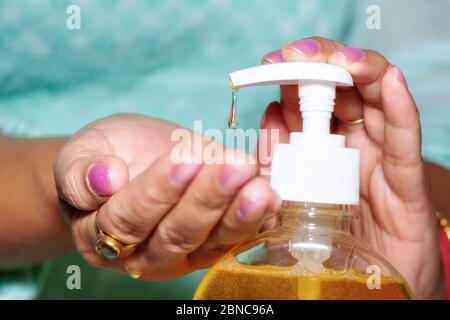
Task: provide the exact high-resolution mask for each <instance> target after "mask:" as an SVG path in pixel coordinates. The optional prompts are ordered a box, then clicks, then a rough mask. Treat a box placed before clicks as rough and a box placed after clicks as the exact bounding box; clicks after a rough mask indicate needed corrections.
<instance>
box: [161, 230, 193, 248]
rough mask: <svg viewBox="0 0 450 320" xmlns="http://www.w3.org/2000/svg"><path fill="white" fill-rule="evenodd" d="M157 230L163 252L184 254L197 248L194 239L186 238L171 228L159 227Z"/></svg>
mask: <svg viewBox="0 0 450 320" xmlns="http://www.w3.org/2000/svg"><path fill="white" fill-rule="evenodd" d="M158 230H159V244H160V245H161V248H162V249H163V250H165V251H168V252H170V253H175V254H186V253H188V252H191V251H193V250H195V249H196V248H197V247H198V243H197V241H196V240H195V239H194V238H192V237H189V236H186V235H184V234H183V233H181V232H179V231H177V230H175V229H173V228H171V227H168V226H160V228H159V229H158Z"/></svg>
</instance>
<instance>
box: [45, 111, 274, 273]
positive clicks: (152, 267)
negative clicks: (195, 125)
mask: <svg viewBox="0 0 450 320" xmlns="http://www.w3.org/2000/svg"><path fill="white" fill-rule="evenodd" d="M175 129H179V127H178V126H176V125H174V124H171V123H168V122H165V121H160V120H155V119H152V118H149V117H145V116H139V115H130V114H123V115H117V116H112V117H109V118H105V119H102V120H99V121H96V122H93V123H92V124H90V125H88V126H87V127H85V128H83V129H82V130H80V131H79V132H78V133H77V134H76V135H75V136H74V137H72V138H71V139H70V140H69V141H68V142H67V144H66V145H65V146H64V147H63V149H62V150H61V152H60V153H59V155H58V156H57V158H56V160H55V163H54V172H55V179H56V184H57V189H58V192H59V196H60V198H61V199H62V200H63V203H64V204H68V205H65V207H66V208H65V210H64V211H65V217H66V221H67V222H68V223H69V225H70V227H71V230H72V234H73V239H74V242H75V244H76V247H77V249H78V251H79V252H80V253H81V255H82V256H83V257H84V258H85V259H86V260H87V261H88V262H89V263H91V264H93V265H96V266H102V267H105V268H109V269H112V270H116V271H119V272H128V273H129V274H130V275H132V276H134V277H139V278H142V279H149V280H156V279H167V278H174V277H179V276H182V275H184V274H187V273H189V272H191V271H193V270H196V269H199V268H203V267H205V266H207V265H209V264H211V263H212V262H213V261H215V260H216V259H217V258H218V257H220V256H222V255H223V254H224V253H226V252H227V250H229V249H230V248H231V247H233V246H234V245H236V244H237V243H239V242H241V241H243V240H245V239H246V238H247V237H249V236H251V235H253V234H255V233H256V232H257V231H258V230H259V228H260V227H261V226H262V224H263V223H264V222H265V221H266V220H267V219H269V218H270V217H272V216H274V215H275V212H276V211H277V210H278V208H279V207H280V205H281V200H280V199H279V198H278V196H277V195H276V194H275V193H274V192H273V191H272V189H271V188H270V186H269V184H268V183H267V181H265V180H264V179H261V178H258V177H254V175H255V171H256V168H255V164H251V163H250V161H249V158H248V156H247V155H245V154H244V155H243V157H244V158H245V159H247V161H245V164H233V163H226V164H220V163H218V164H199V163H196V162H195V161H193V160H194V159H193V157H192V153H187V154H188V156H187V158H186V159H185V160H186V161H184V163H178V164H177V163H175V162H174V161H173V153H172V150H173V148H174V147H175V143H174V142H173V141H171V134H172V132H173V130H175ZM186 131H187V130H186ZM200 141H202V138H201V137H200ZM220 147H221V148H223V147H222V146H220ZM191 151H192V150H191ZM224 152H225V154H227V153H230V152H236V151H231V150H224ZM96 215H97V219H98V225H99V227H100V229H101V230H103V231H105V232H107V233H108V234H111V235H113V236H114V237H116V238H117V239H118V240H120V241H121V242H123V243H125V244H136V243H137V244H138V246H137V248H136V249H135V250H134V251H132V252H130V253H128V254H127V255H125V256H123V257H122V256H121V257H119V258H118V259H116V260H106V259H104V258H102V257H100V256H99V255H98V254H97V253H96V252H95V250H94V248H95V243H96V238H97V232H96V228H95V219H96Z"/></svg>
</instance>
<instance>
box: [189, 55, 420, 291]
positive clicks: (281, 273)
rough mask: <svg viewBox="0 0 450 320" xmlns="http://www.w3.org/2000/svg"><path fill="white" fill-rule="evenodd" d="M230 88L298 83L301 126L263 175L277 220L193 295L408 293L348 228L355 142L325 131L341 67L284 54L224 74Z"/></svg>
mask: <svg viewBox="0 0 450 320" xmlns="http://www.w3.org/2000/svg"><path fill="white" fill-rule="evenodd" d="M230 83H231V86H232V88H233V89H234V90H237V89H239V88H242V87H248V86H258V85H271V84H277V85H278V84H293V85H298V88H299V89H298V95H299V110H300V111H301V115H302V118H303V121H302V127H303V131H302V132H291V135H290V141H289V143H288V144H276V145H275V147H274V150H273V157H272V168H271V169H272V172H271V179H270V183H271V186H272V187H273V188H274V189H275V190H276V191H277V192H278V194H279V195H280V196H281V198H282V199H283V200H284V202H283V206H282V208H281V211H280V212H279V214H278V225H277V226H276V228H274V229H273V230H270V231H267V232H264V233H262V234H260V235H258V236H257V237H256V238H253V239H252V240H250V241H248V242H246V243H244V244H242V245H240V246H238V247H237V248H235V249H234V250H232V251H231V252H230V253H229V254H227V255H226V256H225V257H224V258H223V259H221V260H220V261H219V262H218V263H217V264H216V265H214V266H213V267H212V268H211V270H210V271H209V272H208V274H207V275H206V276H205V278H204V279H203V281H202V283H201V284H200V286H199V288H198V289H197V292H196V293H195V296H194V298H195V299H411V298H413V295H412V293H411V290H410V289H409V288H408V285H407V283H406V282H405V280H404V279H403V278H402V277H401V275H400V274H399V273H398V272H397V271H396V270H395V269H394V268H393V267H392V266H391V265H390V264H389V263H388V262H387V261H386V260H385V259H384V258H383V257H382V256H380V255H379V254H377V253H376V252H375V251H374V250H372V249H371V248H370V247H369V246H367V245H366V244H364V243H363V242H361V241H360V240H358V239H356V238H355V237H354V236H352V234H351V233H350V230H351V222H352V220H353V219H357V216H355V215H352V214H351V212H356V210H352V206H353V205H358V204H359V170H360V165H359V162H360V154H359V150H357V149H352V148H348V147H347V146H346V139H345V136H343V135H337V134H332V133H331V132H330V119H331V117H332V112H333V109H334V99H335V96H336V86H352V85H353V80H352V77H351V75H350V74H349V73H348V72H347V71H346V70H344V69H342V68H340V67H337V66H332V65H329V64H322V63H305V62H289V63H278V64H269V65H264V66H258V67H254V68H249V69H244V70H240V71H237V72H234V73H232V74H230Z"/></svg>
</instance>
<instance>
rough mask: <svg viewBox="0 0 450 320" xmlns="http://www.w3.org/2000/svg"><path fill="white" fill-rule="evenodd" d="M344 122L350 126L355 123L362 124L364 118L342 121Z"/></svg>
mask: <svg viewBox="0 0 450 320" xmlns="http://www.w3.org/2000/svg"><path fill="white" fill-rule="evenodd" d="M344 122H345V123H346V124H349V125H351V126H354V125H357V124H362V123H364V119H357V120H353V121H344Z"/></svg>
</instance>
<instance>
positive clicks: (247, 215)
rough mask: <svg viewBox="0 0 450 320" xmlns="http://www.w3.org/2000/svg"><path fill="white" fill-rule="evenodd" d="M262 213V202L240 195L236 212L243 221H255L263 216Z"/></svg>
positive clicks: (263, 211)
mask: <svg viewBox="0 0 450 320" xmlns="http://www.w3.org/2000/svg"><path fill="white" fill-rule="evenodd" d="M264 213H265V210H264V202H261V201H258V200H250V199H248V198H246V197H242V199H241V200H240V202H239V208H238V210H237V214H238V217H239V219H241V220H243V221H245V222H250V223H253V222H257V221H258V220H260V219H261V218H262V217H263V216H264Z"/></svg>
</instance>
